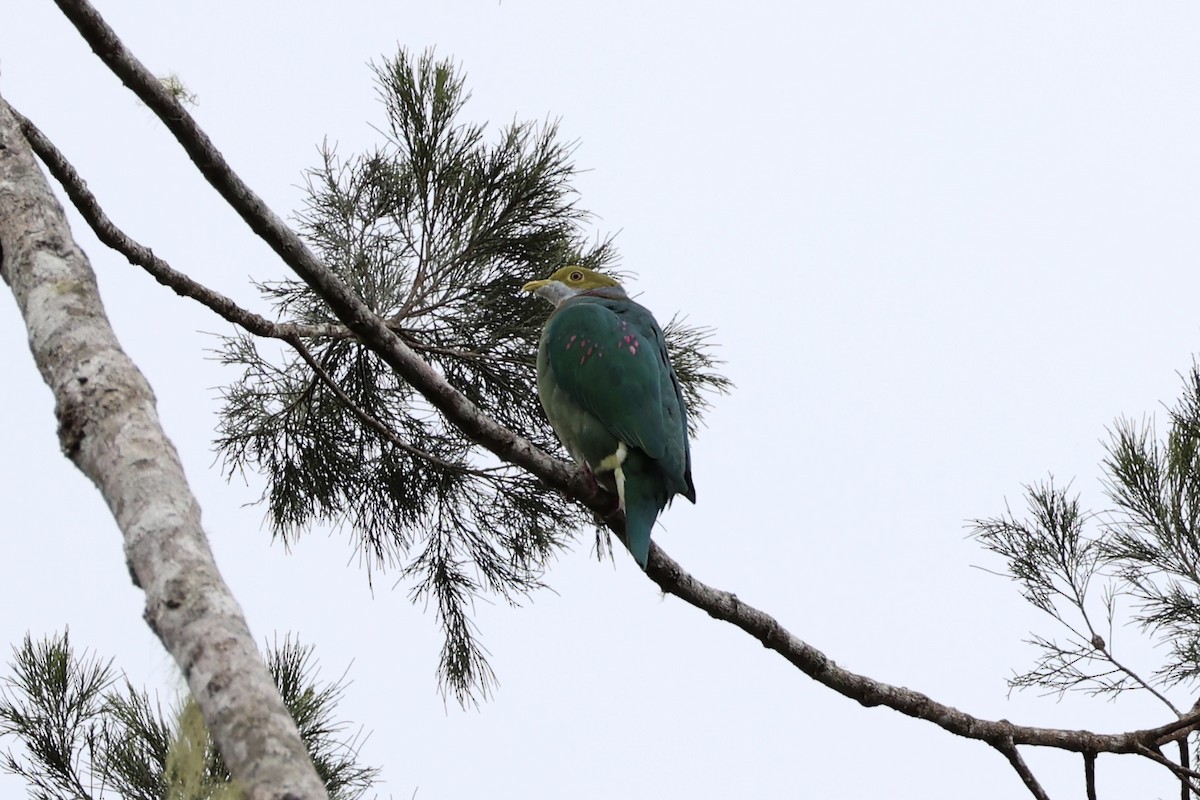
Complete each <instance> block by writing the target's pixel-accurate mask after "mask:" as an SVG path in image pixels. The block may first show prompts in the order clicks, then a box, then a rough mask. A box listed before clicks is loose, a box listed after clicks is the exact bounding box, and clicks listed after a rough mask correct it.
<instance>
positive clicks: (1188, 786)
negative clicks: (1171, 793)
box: [1136, 745, 1200, 797]
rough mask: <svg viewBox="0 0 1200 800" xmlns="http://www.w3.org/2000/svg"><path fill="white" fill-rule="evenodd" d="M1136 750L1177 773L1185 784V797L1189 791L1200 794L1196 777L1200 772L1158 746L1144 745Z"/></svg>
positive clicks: (1199, 776) (1199, 775)
mask: <svg viewBox="0 0 1200 800" xmlns="http://www.w3.org/2000/svg"><path fill="white" fill-rule="evenodd" d="M1136 752H1137V754H1138V755H1140V756H1145V757H1146V758H1148V759H1150V760H1151V761H1153V762H1154V763H1156V764H1162V765H1163V766H1164V767H1166V768H1167V769H1169V770H1171V772H1173V773H1175V775H1176V776H1177V777H1178V778H1179V781H1180V783H1182V784H1183V787H1184V788H1183V791H1184V797H1186V796H1187V792H1193V793H1196V794H1200V786H1198V785H1197V784H1196V779H1197V778H1200V772H1196V771H1195V770H1193V769H1190V768H1188V767H1184V766H1181V765H1179V764H1176V763H1175V762H1174V761H1172V760H1171V759H1169V758H1167V757H1166V756H1164V755H1163V754H1162V753H1160V752H1158V748H1157V747H1146V746H1144V745H1143V746H1141V747H1139V748H1138V750H1137V751H1136Z"/></svg>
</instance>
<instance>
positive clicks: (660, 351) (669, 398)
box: [525, 267, 696, 569]
mask: <svg viewBox="0 0 1200 800" xmlns="http://www.w3.org/2000/svg"><path fill="white" fill-rule="evenodd" d="M572 279H574V280H572ZM572 284H574V285H572ZM525 288H526V289H527V290H529V291H537V292H538V293H539V294H542V295H543V296H545V297H547V299H549V300H551V302H555V303H556V305H557V307H556V308H555V310H554V312H553V313H552V314H551V315H550V319H549V320H548V321H547V323H546V327H545V330H544V331H543V332H542V338H541V343H540V345H539V347H538V358H537V372H538V376H537V377H538V380H537V382H538V394H539V396H540V397H541V401H542V406H543V407H544V408H545V410H546V416H547V417H548V418H549V419H550V424H551V425H552V426H553V427H554V430H555V432H556V433H557V434H558V437H559V439H561V440H562V442H563V444H564V445H565V446H566V448H567V450H568V451H569V452H570V453H571V457H572V458H573V459H574V460H575V461H576V462H577V463H579V464H580V465H583V466H586V467H587V468H588V469H589V470H590V471H591V473H592V474H593V475H594V476H595V477H596V479H597V481H598V482H599V483H600V485H602V486H604V487H605V488H606V489H608V490H609V491H612V492H614V493H616V494H618V496H619V497H620V498H621V501H622V506H623V508H624V510H625V528H626V538H627V540H628V544H629V550H630V552H631V553H632V554H633V557H634V559H635V560H636V561H637V562H638V564H640V565H641V566H642V568H643V569H644V568H645V567H646V562H647V559H648V558H649V552H650V532H651V529H652V528H653V526H654V522H655V520H656V519H657V517H658V515H659V513H660V512H661V511H662V510H663V508H665V507H666V506H667V504H668V503H669V502H670V500H671V498H672V497H673V496H674V495H676V494H681V495H683V496H684V497H686V498H688V499H689V500H691V501H692V502H695V501H696V490H695V487H694V486H693V485H692V470H691V454H690V451H689V449H688V440H687V408H686V406H685V405H684V401H683V393H682V391H681V390H680V386H679V378H678V377H677V376H676V374H675V370H674V368H673V367H672V366H671V361H670V358H669V357H668V355H667V349H666V343H665V341H664V340H663V334H662V330H661V329H660V328H659V326H658V323H657V322H655V320H654V317H653V315H651V314H650V312H649V311H648V310H646V309H645V308H644V307H642V306H641V305H639V304H637V303H635V302H633V301H632V300H630V299H629V297H628V296H627V295H626V294H625V291H624V290H623V289H622V288H621V287H620V286H619V285H617V284H616V283H615V282H614V281H612V279H610V278H607V277H605V276H603V275H600V274H599V273H594V272H591V271H589V270H584V269H582V268H580V267H568V268H564V269H563V270H560V271H559V272H557V273H555V275H554V276H552V277H551V278H550V280H548V281H534V282H532V283H530V284H527V285H526V287H525Z"/></svg>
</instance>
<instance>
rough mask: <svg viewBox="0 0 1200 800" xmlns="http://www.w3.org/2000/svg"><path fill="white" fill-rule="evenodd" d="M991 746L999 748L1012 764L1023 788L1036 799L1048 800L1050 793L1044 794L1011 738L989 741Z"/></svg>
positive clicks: (1044, 791)
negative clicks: (1023, 785) (1022, 782)
mask: <svg viewBox="0 0 1200 800" xmlns="http://www.w3.org/2000/svg"><path fill="white" fill-rule="evenodd" d="M990 744H991V745H992V747H994V748H996V749H997V750H999V751H1000V752H1001V753H1003V754H1004V757H1005V758H1007V759H1008V763H1009V764H1012V768H1013V769H1015V770H1016V771H1017V774H1018V775H1020V776H1021V780H1022V781H1024V783H1025V788H1026V789H1028V790H1029V793H1030V794H1032V795H1033V796H1034V797H1036V798H1037V800H1050V795H1048V794H1046V790H1045V789H1043V788H1042V785H1041V784H1040V783H1038V779H1037V778H1035V777H1034V775H1033V771H1032V770H1030V769H1029V765H1028V764H1026V763H1025V759H1023V758H1021V754H1020V752H1018V751H1017V747H1016V745H1014V744H1013V742H1012V739H1004V740H1001V741H998V742H990Z"/></svg>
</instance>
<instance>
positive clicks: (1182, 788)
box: [1176, 739, 1192, 800]
mask: <svg viewBox="0 0 1200 800" xmlns="http://www.w3.org/2000/svg"><path fill="white" fill-rule="evenodd" d="M1176 744H1177V745H1179V766H1181V767H1183V768H1184V769H1186V770H1189V771H1190V770H1191V768H1192V756H1191V753H1190V752H1189V751H1188V743H1187V739H1180V740H1179V741H1178V742H1176ZM1191 796H1192V790H1191V789H1190V788H1189V787H1188V785H1187V783H1185V782H1184V781H1180V782H1179V797H1180V800H1189V798H1190V797H1191Z"/></svg>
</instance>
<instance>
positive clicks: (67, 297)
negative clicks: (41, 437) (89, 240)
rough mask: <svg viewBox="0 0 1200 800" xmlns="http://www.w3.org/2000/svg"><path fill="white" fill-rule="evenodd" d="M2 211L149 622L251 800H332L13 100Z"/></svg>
mask: <svg viewBox="0 0 1200 800" xmlns="http://www.w3.org/2000/svg"><path fill="white" fill-rule="evenodd" d="M0 209H3V210H4V211H3V213H2V214H0V252H2V254H3V260H2V261H0V277H3V279H4V280H5V282H7V283H8V284H9V286H10V287H11V288H12V291H13V295H14V296H15V297H16V300H17V305H18V306H19V308H20V310H21V313H22V315H23V316H24V318H25V324H26V327H27V328H28V330H29V342H30V349H31V350H32V351H33V357H34V361H35V362H36V363H37V366H38V369H39V370H40V371H41V373H42V377H43V378H44V379H45V381H46V384H47V385H48V386H49V387H50V388H51V390H52V391H53V393H54V397H55V413H56V415H57V417H58V421H59V431H58V434H59V440H60V442H61V444H62V448H63V452H64V453H65V454H66V455H67V456H68V457H69V458H70V459H71V460H72V461H73V462H74V463H75V465H76V466H77V467H78V468H79V469H80V471H82V472H83V473H84V474H85V475H87V476H88V477H89V478H90V479H91V480H92V481H93V482H94V483H95V484H96V486H97V488H99V489H100V492H101V494H102V495H103V496H104V499H105V501H106V502H107V503H108V506H109V508H110V509H111V510H112V513H113V517H114V518H115V519H116V522H117V525H118V527H119V528H120V530H121V532H122V534H123V536H124V540H125V555H126V559H127V560H128V562H129V566H130V570H131V572H132V575H133V577H134V581H135V583H137V585H138V586H140V587H141V588H143V589H144V591H145V593H146V610H145V618H146V621H147V622H148V623H149V625H150V627H151V628H152V629H153V630H154V632H155V633H156V634H157V635H158V637H159V638H160V639H161V640H162V643H163V645H164V646H165V647H166V648H167V650H168V651H169V652H170V653H171V655H172V656H173V657H174V658H175V661H176V662H177V663H178V664H179V667H180V669H181V671H182V673H183V675H184V677H185V678H186V680H187V682H188V686H189V687H190V689H191V691H192V695H193V696H194V697H195V698H196V701H197V702H198V703H199V705H200V707H201V708H202V709H203V711H204V716H205V719H206V720H207V721H208V725H209V729H210V730H211V731H212V734H213V738H214V739H215V740H216V742H217V743H218V745H219V747H220V749H221V754H222V755H223V756H224V757H225V760H226V763H228V765H229V767H230V769H231V771H232V772H233V774H234V776H235V777H236V778H237V779H238V780H239V781H240V782H241V783H242V785H243V786H244V787H245V788H246V789H247V791H248V792H249V795H250V797H251V798H254V800H268V799H270V800H282V799H283V798H304V800H308V799H309V798H312V799H313V800H316V799H317V798H323V797H326V793H325V787H324V785H323V784H322V783H321V780H320V778H318V777H317V774H316V771H315V770H314V769H313V767H312V763H311V762H310V761H309V758H308V755H307V753H306V751H305V748H304V744H303V743H302V742H301V740H300V736H299V734H298V732H297V730H296V725H295V723H294V722H293V721H292V718H291V716H290V715H289V714H288V712H287V710H286V708H285V707H284V705H283V701H282V700H281V699H280V697H279V693H278V691H277V690H276V689H275V686H274V683H273V682H272V680H271V677H270V675H269V674H268V672H267V669H266V666H265V665H264V664H263V662H262V659H261V658H260V657H259V654H258V650H257V647H256V646H255V643H254V639H253V637H252V636H251V635H250V630H249V627H248V626H247V624H246V621H245V618H244V617H243V616H242V612H241V609H240V608H239V607H238V604H237V601H236V600H235V599H234V597H233V595H232V594H231V593H230V591H229V588H228V587H227V586H226V585H225V583H224V582H223V581H222V580H221V577H220V574H219V573H218V571H217V567H216V564H215V563H214V562H213V557H212V552H211V551H210V550H209V547H208V541H207V539H206V538H205V535H204V531H203V529H202V528H201V525H200V509H199V506H198V505H197V504H196V500H195V498H194V497H193V496H192V494H191V490H190V489H189V487H188V485H187V480H186V478H185V477H184V474H183V468H182V466H181V464H180V463H179V456H178V454H177V453H176V452H175V448H174V447H173V446H172V445H171V443H170V441H169V440H168V439H167V437H166V434H165V433H164V432H163V430H162V427H161V425H160V423H159V420H158V415H157V412H156V410H155V407H154V395H153V393H152V392H151V390H150V386H149V384H147V382H146V379H145V377H144V376H143V375H142V374H141V372H140V371H139V370H138V369H137V366H136V365H135V364H134V363H133V362H132V361H130V360H129V357H128V356H127V355H125V353H124V352H123V351H122V350H121V346H120V344H119V342H118V341H117V339H116V335H115V334H114V333H113V330H112V328H111V326H110V325H109V322H108V319H107V318H106V316H105V314H104V309H103V306H102V305H101V303H100V297H99V293H98V291H97V287H96V278H95V274H94V273H93V272H92V269H91V265H90V264H89V263H88V261H87V258H86V256H84V254H83V253H82V251H80V249H79V248H78V246H77V245H76V244H75V242H74V240H73V239H72V237H71V232H70V230H69V228H68V227H67V223H66V219H65V218H64V216H63V213H62V207H61V206H60V205H59V204H58V201H57V200H56V199H55V198H54V195H53V194H52V193H51V191H50V187H49V185H48V184H47V183H46V180H45V177H44V176H43V175H42V173H41V171H40V170H39V169H38V168H37V164H36V162H35V161H34V158H33V154H32V153H31V152H30V150H29V148H28V146H27V145H26V141H25V138H24V136H23V135H22V133H21V131H20V129H19V126H18V122H17V120H16V119H15V117H14V116H13V115H12V114H11V112H10V111H9V108H8V105H7V104H6V103H4V101H3V100H2V99H0Z"/></svg>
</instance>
